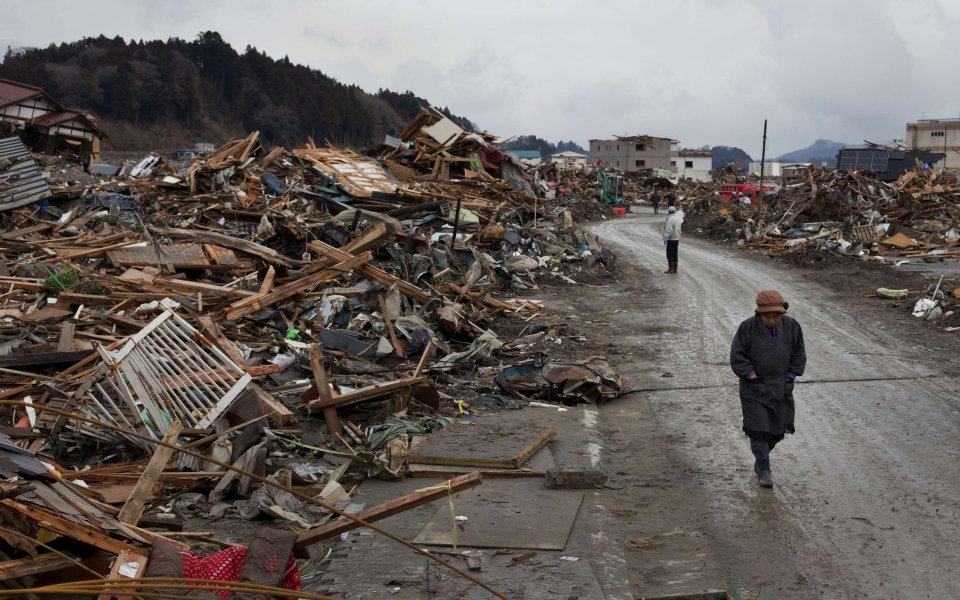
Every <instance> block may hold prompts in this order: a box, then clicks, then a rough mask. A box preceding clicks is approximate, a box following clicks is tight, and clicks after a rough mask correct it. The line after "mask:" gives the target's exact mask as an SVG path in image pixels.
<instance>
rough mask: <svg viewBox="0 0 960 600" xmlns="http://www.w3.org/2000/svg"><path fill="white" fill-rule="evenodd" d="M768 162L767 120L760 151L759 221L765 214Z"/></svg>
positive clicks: (764, 124) (764, 123) (764, 125)
mask: <svg viewBox="0 0 960 600" xmlns="http://www.w3.org/2000/svg"><path fill="white" fill-rule="evenodd" d="M766 160H767V120H766V119H764V120H763V147H762V150H760V189H759V190H758V191H757V202H759V203H760V206H759V207H758V208H757V220H758V221H759V220H760V215H761V214H762V213H763V170H764V163H765V162H766Z"/></svg>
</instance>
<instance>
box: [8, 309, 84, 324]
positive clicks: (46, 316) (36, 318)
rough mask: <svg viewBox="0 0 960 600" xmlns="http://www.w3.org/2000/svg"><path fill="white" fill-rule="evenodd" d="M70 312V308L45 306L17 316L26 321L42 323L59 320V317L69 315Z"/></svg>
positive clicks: (71, 312)
mask: <svg viewBox="0 0 960 600" xmlns="http://www.w3.org/2000/svg"><path fill="white" fill-rule="evenodd" d="M72 314H73V311H72V310H66V309H63V308H55V307H53V306H48V307H46V308H41V309H40V310H35V311H33V312H32V313H29V314H26V315H23V316H22V317H19V318H20V320H21V321H24V322H27V323H43V322H44V321H59V320H60V319H63V318H65V317H69V316H70V315H72Z"/></svg>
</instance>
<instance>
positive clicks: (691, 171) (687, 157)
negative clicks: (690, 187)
mask: <svg viewBox="0 0 960 600" xmlns="http://www.w3.org/2000/svg"><path fill="white" fill-rule="evenodd" d="M675 160H676V167H677V177H680V178H683V177H686V178H687V179H692V180H694V181H710V171H711V170H713V153H712V152H709V151H706V150H680V151H679V152H677V158H676V159H675Z"/></svg>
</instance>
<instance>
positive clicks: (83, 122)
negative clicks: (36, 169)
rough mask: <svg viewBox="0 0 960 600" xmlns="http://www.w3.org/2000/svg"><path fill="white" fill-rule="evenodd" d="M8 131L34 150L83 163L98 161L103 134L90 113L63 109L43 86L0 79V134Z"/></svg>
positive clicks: (104, 135)
mask: <svg viewBox="0 0 960 600" xmlns="http://www.w3.org/2000/svg"><path fill="white" fill-rule="evenodd" d="M10 134H14V135H17V136H19V137H20V138H21V139H22V140H23V141H24V143H25V144H26V145H27V146H28V147H29V148H30V149H31V150H32V151H34V152H42V153H44V154H53V155H62V156H66V157H68V158H71V159H74V160H77V161H78V162H80V163H81V164H84V165H88V164H90V163H92V162H99V161H100V141H101V140H102V139H103V138H105V137H106V134H105V133H104V132H103V131H102V130H101V129H100V128H99V127H98V126H97V123H96V119H95V118H94V117H93V116H92V115H90V114H87V113H85V112H83V111H81V110H78V109H71V108H65V107H64V106H62V105H61V104H60V103H59V102H57V101H56V100H55V99H54V98H53V97H51V96H50V94H48V93H47V92H46V91H44V89H43V88H38V87H34V86H32V85H27V84H24V83H18V82H16V81H9V80H6V79H0V136H4V135H10Z"/></svg>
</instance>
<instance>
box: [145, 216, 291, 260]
mask: <svg viewBox="0 0 960 600" xmlns="http://www.w3.org/2000/svg"><path fill="white" fill-rule="evenodd" d="M149 229H150V231H151V232H152V233H155V234H158V235H164V236H168V237H171V238H176V239H188V240H194V241H197V242H208V243H213V244H217V245H218V246H223V247H224V248H232V249H233V250H239V251H240V252H244V253H246V254H250V255H252V256H257V257H259V258H262V259H263V260H264V261H265V262H267V263H269V264H272V265H281V266H284V267H291V268H296V267H300V266H302V265H303V263H302V262H301V261H298V260H293V259H292V258H287V257H286V256H284V255H282V254H280V253H279V252H277V251H276V250H272V249H270V248H267V247H266V246H263V245H260V244H258V243H256V242H251V241H249V240H244V239H240V238H234V237H230V236H229V235H226V234H223V233H218V232H216V231H195V230H189V229H175V228H172V227H157V226H153V225H151V226H150V228H149Z"/></svg>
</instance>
